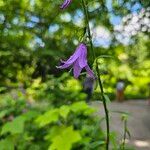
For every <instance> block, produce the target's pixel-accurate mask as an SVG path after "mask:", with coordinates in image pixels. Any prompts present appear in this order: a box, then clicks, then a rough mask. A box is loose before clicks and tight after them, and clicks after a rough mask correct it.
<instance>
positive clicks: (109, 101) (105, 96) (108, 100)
mask: <svg viewBox="0 0 150 150" xmlns="http://www.w3.org/2000/svg"><path fill="white" fill-rule="evenodd" d="M104 98H105V100H106V103H111V100H110V99H109V97H108V96H107V95H106V94H104Z"/></svg>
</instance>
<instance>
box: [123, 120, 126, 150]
mask: <svg viewBox="0 0 150 150" xmlns="http://www.w3.org/2000/svg"><path fill="white" fill-rule="evenodd" d="M126 131H127V120H125V121H124V135H123V143H122V150H125V143H126V133H127V132H126Z"/></svg>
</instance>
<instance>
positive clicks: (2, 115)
mask: <svg viewBox="0 0 150 150" xmlns="http://www.w3.org/2000/svg"><path fill="white" fill-rule="evenodd" d="M8 113H9V110H3V111H1V112H0V118H3V117H4V116H5V115H7V114H8Z"/></svg>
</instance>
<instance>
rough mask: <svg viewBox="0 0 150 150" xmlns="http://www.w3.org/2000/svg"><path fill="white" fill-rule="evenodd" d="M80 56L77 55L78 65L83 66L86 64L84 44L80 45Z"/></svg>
mask: <svg viewBox="0 0 150 150" xmlns="http://www.w3.org/2000/svg"><path fill="white" fill-rule="evenodd" d="M80 51H81V53H80V56H79V58H78V59H79V65H80V67H81V68H84V67H85V66H86V65H87V47H86V45H85V44H81V46H80Z"/></svg>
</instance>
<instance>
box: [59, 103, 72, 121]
mask: <svg viewBox="0 0 150 150" xmlns="http://www.w3.org/2000/svg"><path fill="white" fill-rule="evenodd" d="M69 112H70V107H69V106H65V105H63V106H61V107H60V109H59V114H60V116H62V117H63V118H64V119H66V118H67V116H68V114H69Z"/></svg>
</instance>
